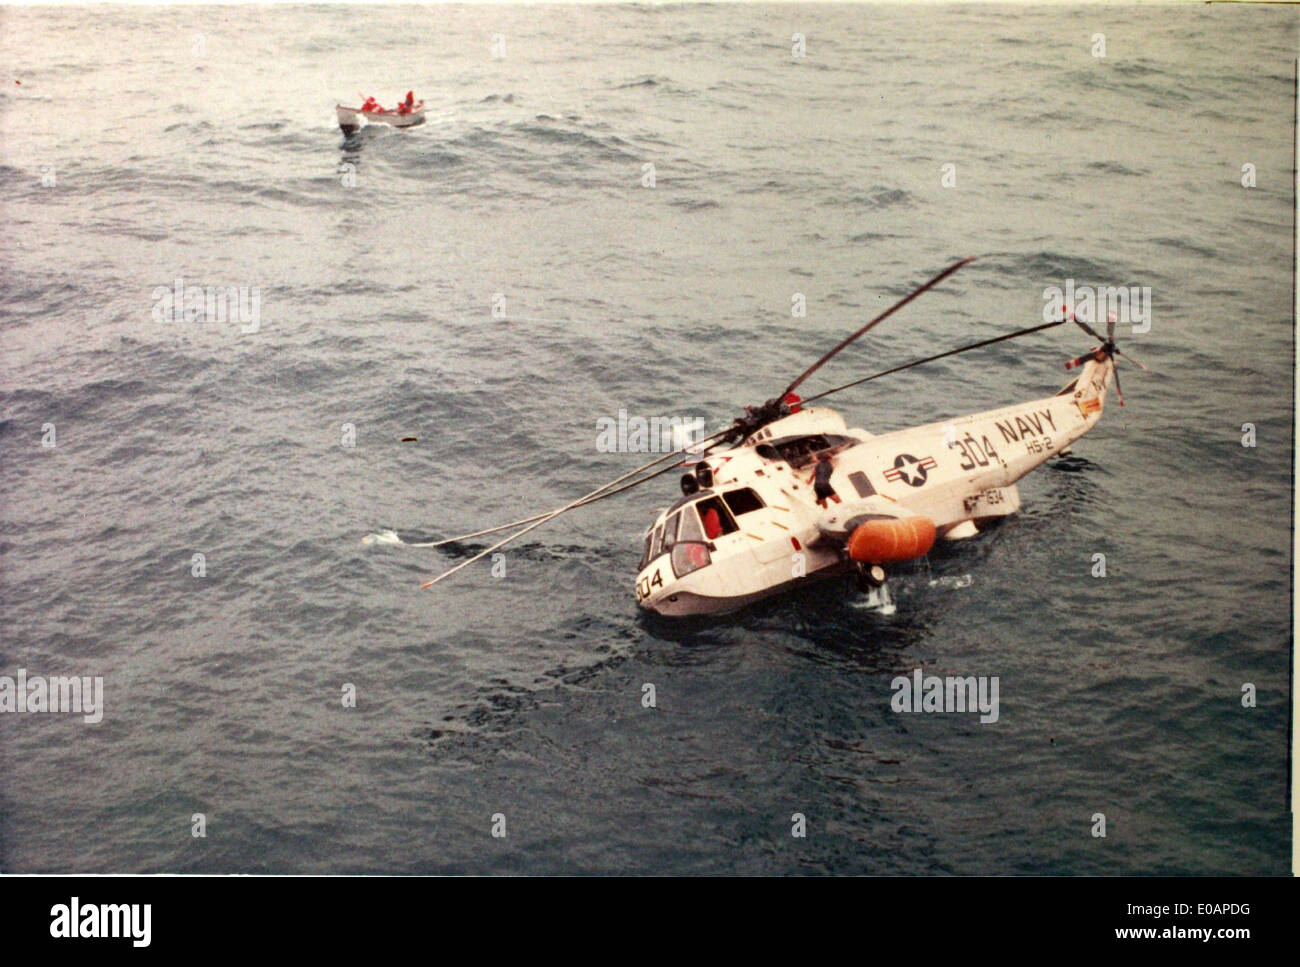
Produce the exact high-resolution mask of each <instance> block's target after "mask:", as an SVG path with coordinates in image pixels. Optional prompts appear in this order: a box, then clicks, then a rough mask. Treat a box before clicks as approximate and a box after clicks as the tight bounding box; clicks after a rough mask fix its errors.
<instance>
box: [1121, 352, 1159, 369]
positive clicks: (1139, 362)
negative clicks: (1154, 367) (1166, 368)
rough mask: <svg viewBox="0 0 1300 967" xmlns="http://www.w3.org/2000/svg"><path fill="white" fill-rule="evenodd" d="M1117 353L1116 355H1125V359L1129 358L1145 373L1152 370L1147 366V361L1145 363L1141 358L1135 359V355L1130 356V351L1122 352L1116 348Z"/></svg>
mask: <svg viewBox="0 0 1300 967" xmlns="http://www.w3.org/2000/svg"><path fill="white" fill-rule="evenodd" d="M1115 355H1116V356H1123V357H1124V358H1125V359H1127V360H1128V361H1129V362H1130V363H1132V364H1133V365H1134V366H1136V367H1137V368H1138V369H1140V370H1142V372H1144V373H1149V372H1151V370H1150V369H1148V368H1147V366H1146V364H1145V363H1143V362H1142V361H1141V360H1139V359H1135V358H1134V357H1132V356H1130V355H1129V354H1128V353H1122V352H1120V351H1119V350H1118V349H1116V350H1115Z"/></svg>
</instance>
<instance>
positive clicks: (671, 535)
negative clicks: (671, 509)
mask: <svg viewBox="0 0 1300 967" xmlns="http://www.w3.org/2000/svg"><path fill="white" fill-rule="evenodd" d="M681 519H682V514H681V511H678V512H677V513H675V514H670V515H669V517H668V519H667V520H666V521H664V538H663V544H662V547H663V549H664V550H665V551H666V550H668V548H670V547H672V546H673V545H674V544H675V543H677V525H678V523H679V522H680V521H681Z"/></svg>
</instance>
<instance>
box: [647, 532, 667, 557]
mask: <svg viewBox="0 0 1300 967" xmlns="http://www.w3.org/2000/svg"><path fill="white" fill-rule="evenodd" d="M663 541H664V527H663V525H662V524H660V525H659V526H658V527H656V528H655V532H654V534H653V536H651V538H650V553H649V554H647V555H646V562H647V563H649V562H650V561H653V560H654V559H655V558H656V557H658V556H659V552H660V551H661V550H662V549H663Z"/></svg>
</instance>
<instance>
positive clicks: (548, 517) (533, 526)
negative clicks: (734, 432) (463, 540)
mask: <svg viewBox="0 0 1300 967" xmlns="http://www.w3.org/2000/svg"><path fill="white" fill-rule="evenodd" d="M723 432H725V431H719V432H718V433H715V434H713V436H709V437H705V438H704V439H703V440H700V441H697V442H696V443H692V444H691V446H692V447H695V446H698V445H699V444H700V443H705V442H707V441H709V440H712V439H713V438H714V437H717V436H721V435H722V433H723ZM687 449H688V448H687V447H682V448H681V449H680V450H674V451H673V452H672V453H668V454H665V455H664V456H661V457H659V458H657V459H655V460H651V461H650V462H649V463H647V464H643V465H642V466H640V467H637V468H636V469H635V470H629V471H628V472H627V473H625V474H623V476H621V477H616V478H615V479H613V480H611V481H610V482H609V483H607V484H603V485H602V486H600V487H597V488H596V489H595V490H593V491H592V492H591V493H589V494H583V495H582V496H581V497H579V498H578V499H577V500H571V501H570V502H569V503H567V504H565V505H564V506H563V507H561V508H559V509H558V510H553V511H551V512H550V513H548V514H544V515H543V516H542V517H541V518H540V519H539V520H536V521H534V522H533V523H531V524H529V525H528V526H527V527H525V528H523V529H522V530H518V531H515V533H513V534H511V535H510V536H509V537H507V538H504V539H503V540H500V541H497V542H496V543H495V544H493V545H492V546H491V547H489V548H488V549H487V550H485V551H480V552H479V553H478V554H475V555H474V556H473V557H471V558H468V559H466V560H464V561H461V562H460V563H459V564H457V565H456V566H455V567H453V568H450V569H449V570H446V571H443V572H442V573H441V574H439V575H438V576H437V577H435V578H432V579H431V580H428V581H425V582H424V583H423V584H421V585H420V590H421V591H423V590H425V589H426V588H431V587H433V586H434V585H435V584H437V583H438V582H439V581H441V580H443V579H444V578H448V577H451V575H453V574H455V573H456V572H457V571H459V570H460V569H461V568H465V567H469V566H470V565H471V564H473V563H474V562H475V561H479V560H482V559H483V558H485V557H487V555H489V554H491V553H492V552H493V551H495V550H499V549H500V548H502V547H505V546H506V545H507V544H509V543H510V542H511V541H515V540H518V539H519V538H521V537H523V536H524V535H525V534H527V533H528V532H529V531H531V530H534V529H536V528H538V527H541V526H542V525H543V524H545V523H546V522H547V521H548V520H553V519H555V518H556V517H559V516H560V515H561V514H564V513H567V512H568V511H570V510H573V509H574V508H575V507H581V506H582V505H583V504H586V503H590V502H591V501H592V500H594V499H596V498H597V497H598V496H599V495H600V494H603V493H604V492H605V491H607V490H610V489H611V488H613V487H615V486H617V485H618V484H621V483H622V482H623V481H625V480H627V479H628V478H630V477H635V476H636V475H637V474H640V473H644V472H645V471H646V470H649V469H650V468H651V467H654V466H657V465H658V464H661V463H663V462H664V461H665V460H671V459H672V458H673V457H676V456H680V455H681V454H683V453H685V452H686V451H687ZM671 469H673V465H671V464H670V465H669V466H667V467H662V468H660V470H659V471H658V472H656V473H653V474H650V475H648V476H646V477H643V478H641V479H640V480H637V481H636V482H637V483H639V484H641V483H645V482H646V481H648V480H651V479H653V478H654V477H657V476H659V475H660V474H662V473H667V472H668V471H669V470H671Z"/></svg>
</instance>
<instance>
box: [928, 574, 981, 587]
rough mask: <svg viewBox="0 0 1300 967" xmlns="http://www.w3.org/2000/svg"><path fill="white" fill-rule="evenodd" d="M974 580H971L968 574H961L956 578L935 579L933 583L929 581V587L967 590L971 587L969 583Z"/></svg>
mask: <svg viewBox="0 0 1300 967" xmlns="http://www.w3.org/2000/svg"><path fill="white" fill-rule="evenodd" d="M974 580H975V578H973V577H972V576H971V575H969V574H962V575H959V576H957V577H941V578H935V579H934V580H933V581H931V582H930V587H932V588H933V587H940V588H968V587H970V586H971V582H973V581H974Z"/></svg>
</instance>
